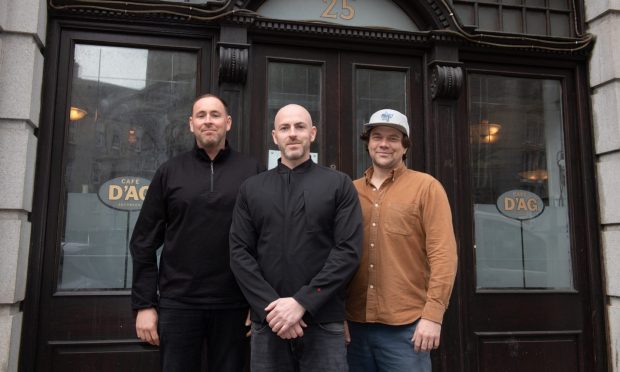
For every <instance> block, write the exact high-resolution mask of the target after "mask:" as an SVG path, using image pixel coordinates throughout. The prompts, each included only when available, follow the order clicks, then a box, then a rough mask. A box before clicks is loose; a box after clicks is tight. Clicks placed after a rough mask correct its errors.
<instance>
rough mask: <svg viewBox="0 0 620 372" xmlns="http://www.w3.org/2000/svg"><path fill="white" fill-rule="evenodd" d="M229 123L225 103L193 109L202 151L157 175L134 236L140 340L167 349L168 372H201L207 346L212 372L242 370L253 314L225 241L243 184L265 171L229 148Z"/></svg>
mask: <svg viewBox="0 0 620 372" xmlns="http://www.w3.org/2000/svg"><path fill="white" fill-rule="evenodd" d="M231 124H232V119H231V117H230V115H229V114H228V108H227V106H226V104H225V103H224V101H222V100H221V99H220V98H218V97H216V96H214V95H204V96H201V97H198V98H197V99H196V100H195V101H194V104H193V106H192V116H190V118H189V129H190V131H191V132H192V133H193V134H194V136H195V138H196V145H195V146H194V149H193V150H191V151H189V152H186V153H184V154H181V155H179V156H177V157H174V158H172V159H170V160H169V161H167V162H166V163H164V164H163V165H162V166H161V167H159V169H158V170H157V171H156V173H155V176H154V177H153V180H152V181H151V184H150V187H149V190H148V192H147V195H146V199H145V201H144V205H143V207H142V210H141V211H140V216H139V217H138V220H137V222H136V225H135V228H134V231H133V235H132V237H131V255H132V259H133V287H132V293H131V301H132V307H133V309H134V310H135V311H136V312H137V316H136V333H137V335H138V338H140V339H141V340H142V341H145V342H148V343H150V344H153V345H160V346H161V350H160V353H161V361H162V370H163V371H165V372H170V371H182V372H191V371H198V370H200V364H201V353H202V348H203V343H204V340H205V338H206V342H207V364H208V369H209V371H231V372H234V371H241V370H242V369H243V361H244V359H245V358H244V357H243V356H244V355H245V353H246V349H247V346H248V345H247V344H248V342H247V339H246V337H245V333H246V329H245V319H246V316H247V312H248V305H247V302H246V301H245V299H244V297H243V294H242V293H241V291H240V289H239V287H238V285H237V283H236V281H235V278H234V276H233V274H232V272H231V271H230V263H229V251H228V233H229V229H230V223H231V218H232V210H233V207H234V203H235V199H236V196H237V191H238V188H239V185H241V183H242V182H243V181H244V180H245V179H247V178H248V177H250V176H252V175H255V174H257V173H258V172H259V171H260V166H259V165H258V163H257V162H256V161H255V160H253V159H250V158H248V157H246V156H244V155H242V154H240V153H238V152H236V151H234V150H232V149H231V148H230V147H229V146H228V143H227V142H226V133H227V132H228V131H229V130H230V127H231ZM162 244H163V249H162V252H161V260H160V265H159V269H158V266H157V257H156V250H157V249H158V248H159V247H160V246H161V245H162ZM158 290H159V296H158V294H157V291H158Z"/></svg>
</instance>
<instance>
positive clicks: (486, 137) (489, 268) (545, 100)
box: [468, 74, 573, 290]
mask: <svg viewBox="0 0 620 372" xmlns="http://www.w3.org/2000/svg"><path fill="white" fill-rule="evenodd" d="M468 88H469V89H468V99H469V129H470V164H471V185H472V190H473V197H472V199H473V203H474V204H473V214H474V232H475V242H474V249H475V257H476V279H477V280H476V283H477V288H478V289H479V290H480V289H498V288H504V289H506V288H510V289H527V290H532V289H546V290H570V289H572V288H573V282H572V269H571V267H572V264H571V256H570V232H569V219H568V203H567V190H566V172H565V169H566V164H565V160H564V159H565V156H564V134H563V130H562V128H563V125H562V124H563V119H562V88H561V84H560V81H557V80H548V79H532V78H521V77H508V76H499V75H483V74H471V75H470V76H469V79H468Z"/></svg>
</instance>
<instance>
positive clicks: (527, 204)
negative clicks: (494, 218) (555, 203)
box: [496, 190, 545, 220]
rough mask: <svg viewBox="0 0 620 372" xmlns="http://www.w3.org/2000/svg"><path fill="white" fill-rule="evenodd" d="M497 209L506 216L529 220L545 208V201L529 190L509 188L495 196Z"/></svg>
mask: <svg viewBox="0 0 620 372" xmlns="http://www.w3.org/2000/svg"><path fill="white" fill-rule="evenodd" d="M496 205H497V210H498V211H499V212H500V213H501V214H503V215H504V216H506V217H508V218H514V219H515V220H530V219H532V218H536V217H538V216H539V215H540V214H541V213H542V212H543V211H544V210H545V203H544V202H543V201H542V199H541V198H540V197H539V196H538V195H536V194H534V193H533V192H531V191H527V190H510V191H506V192H505V193H503V194H502V195H500V196H499V198H497V203H496Z"/></svg>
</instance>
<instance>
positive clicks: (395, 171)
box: [364, 161, 407, 185]
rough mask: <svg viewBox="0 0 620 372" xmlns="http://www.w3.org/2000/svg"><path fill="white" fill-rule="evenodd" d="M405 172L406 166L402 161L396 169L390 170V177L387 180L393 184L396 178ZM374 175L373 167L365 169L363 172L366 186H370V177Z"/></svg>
mask: <svg viewBox="0 0 620 372" xmlns="http://www.w3.org/2000/svg"><path fill="white" fill-rule="evenodd" d="M406 170H407V166H406V165H405V162H404V161H401V162H400V163H399V164H398V166H396V168H394V169H392V171H391V176H390V177H389V178H388V179H389V180H390V181H392V182H394V181H396V179H397V178H398V177H400V176H401V175H402V174H403V173H405V171H406ZM374 173H375V169H374V167H373V166H372V165H371V166H370V168H368V169H366V171H365V172H364V178H365V180H366V184H367V185H370V184H371V182H370V181H371V180H372V175H373V174H374Z"/></svg>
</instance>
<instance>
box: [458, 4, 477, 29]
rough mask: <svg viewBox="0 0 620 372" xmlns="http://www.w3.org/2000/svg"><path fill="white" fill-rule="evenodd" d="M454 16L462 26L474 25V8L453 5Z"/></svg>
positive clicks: (471, 6)
mask: <svg viewBox="0 0 620 372" xmlns="http://www.w3.org/2000/svg"><path fill="white" fill-rule="evenodd" d="M455 10H456V14H457V15H458V16H459V18H460V19H461V22H463V24H464V25H475V24H476V16H475V13H474V6H473V5H469V4H458V5H455Z"/></svg>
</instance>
